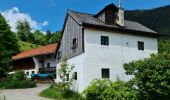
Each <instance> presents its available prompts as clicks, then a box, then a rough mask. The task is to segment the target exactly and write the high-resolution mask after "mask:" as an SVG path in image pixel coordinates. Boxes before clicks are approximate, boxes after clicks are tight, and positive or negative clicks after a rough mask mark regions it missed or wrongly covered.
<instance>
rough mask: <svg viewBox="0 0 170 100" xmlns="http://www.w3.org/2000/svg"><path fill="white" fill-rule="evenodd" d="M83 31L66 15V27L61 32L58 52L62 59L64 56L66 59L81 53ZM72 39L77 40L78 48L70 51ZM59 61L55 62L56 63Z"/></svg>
mask: <svg viewBox="0 0 170 100" xmlns="http://www.w3.org/2000/svg"><path fill="white" fill-rule="evenodd" d="M82 31H83V29H82V27H81V26H80V25H79V24H78V23H77V22H76V21H75V20H74V19H73V18H72V17H71V16H70V15H69V14H68V18H67V19H66V25H65V29H64V32H63V36H62V40H61V45H60V48H59V50H58V51H61V52H62V57H64V56H66V57H67V58H68V59H69V58H71V57H74V56H77V55H79V54H81V53H83V32H82ZM74 38H77V39H78V46H77V47H76V48H75V49H72V41H73V39H74ZM60 61H61V59H59V60H57V63H58V62H60Z"/></svg>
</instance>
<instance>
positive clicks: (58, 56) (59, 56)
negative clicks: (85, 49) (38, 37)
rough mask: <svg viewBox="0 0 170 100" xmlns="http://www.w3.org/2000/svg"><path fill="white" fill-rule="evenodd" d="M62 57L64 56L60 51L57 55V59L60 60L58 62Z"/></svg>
mask: <svg viewBox="0 0 170 100" xmlns="http://www.w3.org/2000/svg"><path fill="white" fill-rule="evenodd" d="M61 56H62V52H61V51H58V53H57V59H58V60H59V59H61Z"/></svg>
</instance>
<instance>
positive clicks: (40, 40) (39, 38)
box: [33, 30, 45, 45]
mask: <svg viewBox="0 0 170 100" xmlns="http://www.w3.org/2000/svg"><path fill="white" fill-rule="evenodd" d="M33 34H34V37H35V44H39V45H45V36H44V34H43V33H42V32H41V31H40V30H36V31H34V33H33Z"/></svg>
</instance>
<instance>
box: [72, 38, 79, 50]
mask: <svg viewBox="0 0 170 100" xmlns="http://www.w3.org/2000/svg"><path fill="white" fill-rule="evenodd" d="M77 46H78V39H77V38H74V39H73V40H72V49H75V48H76V47H77Z"/></svg>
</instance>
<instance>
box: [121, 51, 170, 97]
mask: <svg viewBox="0 0 170 100" xmlns="http://www.w3.org/2000/svg"><path fill="white" fill-rule="evenodd" d="M124 68H125V70H126V74H127V75H134V78H133V80H132V81H133V83H134V85H135V86H137V87H138V88H137V90H138V95H139V96H138V97H139V98H140V99H143V98H146V99H152V100H154V99H164V100H165V99H167V100H169V98H170V54H166V53H163V54H156V55H155V54H154V55H151V57H150V58H146V59H144V60H139V61H133V62H130V63H128V64H125V65H124Z"/></svg>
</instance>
